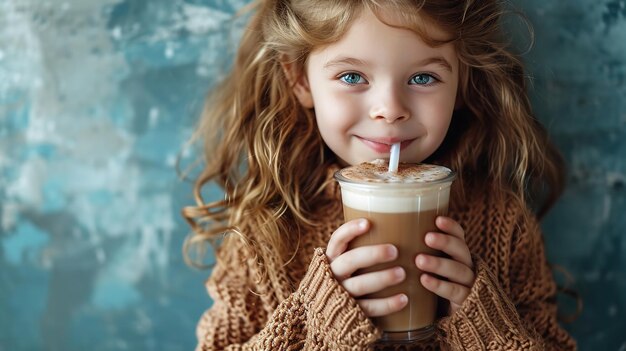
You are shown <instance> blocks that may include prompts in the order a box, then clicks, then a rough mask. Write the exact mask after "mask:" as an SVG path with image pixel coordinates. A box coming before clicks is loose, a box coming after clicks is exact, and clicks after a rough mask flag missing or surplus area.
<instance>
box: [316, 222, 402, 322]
mask: <svg viewBox="0 0 626 351" xmlns="http://www.w3.org/2000/svg"><path fill="white" fill-rule="evenodd" d="M368 230H369V221H368V220H367V219H364V218H363V219H355V220H351V221H348V222H346V223H344V224H343V225H342V226H340V227H339V228H337V230H336V231H335V232H334V233H333V234H332V236H331V237H330V240H329V242H328V247H327V248H326V256H327V257H328V260H329V262H330V269H331V270H332V272H333V274H334V275H335V278H336V279H337V281H338V282H339V283H340V284H341V286H343V287H344V289H346V291H348V293H349V294H350V295H351V296H352V297H354V298H355V299H356V301H357V303H358V304H359V306H361V308H362V309H363V311H364V312H365V314H366V315H367V316H368V317H379V316H384V315H388V314H390V313H393V312H397V311H399V310H401V309H402V308H403V307H404V306H405V305H406V304H407V301H408V298H407V296H406V295H404V294H397V295H394V296H391V297H387V298H382V299H359V297H361V296H363V295H367V294H371V293H375V292H378V291H380V290H382V289H384V288H386V287H389V286H392V285H396V284H398V283H400V282H402V281H403V280H404V278H405V275H406V273H405V272H404V269H402V268H401V267H392V268H389V269H385V270H382V271H377V272H370V273H364V274H358V275H354V273H355V272H356V271H357V270H359V269H363V268H367V267H371V266H373V265H376V264H380V263H384V262H389V261H393V260H394V259H396V257H398V249H397V248H396V247H395V246H393V245H390V244H383V245H369V246H362V247H357V248H354V249H352V250H347V249H348V244H349V243H350V241H352V240H353V239H354V238H356V237H357V236H359V235H362V234H364V233H367V231H368ZM346 250H347V251H346Z"/></svg>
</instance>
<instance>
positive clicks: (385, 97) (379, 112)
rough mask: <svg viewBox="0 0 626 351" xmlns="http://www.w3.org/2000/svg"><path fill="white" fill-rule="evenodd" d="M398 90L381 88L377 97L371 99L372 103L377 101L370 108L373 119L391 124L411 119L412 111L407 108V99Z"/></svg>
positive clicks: (386, 87)
mask: <svg viewBox="0 0 626 351" xmlns="http://www.w3.org/2000/svg"><path fill="white" fill-rule="evenodd" d="M398 90H399V89H398V88H393V87H390V86H388V85H387V86H385V87H381V88H380V89H379V91H377V92H376V94H375V96H372V97H371V98H372V100H371V101H375V103H374V104H373V105H372V107H371V108H370V118H371V119H374V120H377V119H378V120H384V121H385V122H387V123H390V124H391V123H394V122H396V121H404V120H407V119H409V118H411V111H410V109H409V108H408V107H407V97H405V96H403V94H402V92H401V91H398Z"/></svg>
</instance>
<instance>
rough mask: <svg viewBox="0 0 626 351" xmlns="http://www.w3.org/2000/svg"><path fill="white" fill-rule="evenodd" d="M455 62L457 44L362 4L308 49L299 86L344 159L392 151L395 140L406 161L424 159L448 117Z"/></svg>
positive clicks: (367, 157) (444, 129) (323, 133)
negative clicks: (332, 39)
mask: <svg viewBox="0 0 626 351" xmlns="http://www.w3.org/2000/svg"><path fill="white" fill-rule="evenodd" d="M429 31H431V32H430V34H431V35H434V36H435V37H444V36H445V34H444V33H443V31H442V30H440V29H438V28H436V27H434V26H432V27H430V28H429ZM458 66H459V64H458V59H457V56H456V52H455V49H454V45H453V44H445V45H443V46H440V47H436V48H433V47H430V46H428V45H427V44H426V43H425V42H424V41H423V40H422V39H421V38H420V37H419V36H418V35H417V34H415V33H414V32H412V31H410V30H408V29H401V28H393V27H390V26H388V25H386V24H384V23H382V22H381V21H380V20H378V18H377V17H376V16H375V15H374V14H373V13H371V12H370V11H368V10H364V11H363V14H362V15H361V16H360V18H358V19H356V20H355V22H354V23H353V24H352V25H351V27H350V28H349V30H348V31H347V33H346V34H345V35H344V37H343V38H342V39H341V40H340V41H338V42H336V43H334V44H331V45H328V46H325V47H322V48H319V49H317V50H314V51H313V52H312V53H311V54H310V56H309V58H308V61H307V67H306V76H305V77H304V78H302V79H301V80H300V82H298V84H297V85H298V86H297V87H296V89H295V92H296V95H297V96H298V98H299V100H300V102H301V103H302V104H303V105H304V106H305V107H308V108H311V107H312V108H314V110H315V116H316V119H317V124H318V127H319V130H320V133H321V136H322V138H323V139H324V142H325V143H326V144H327V145H328V147H329V148H330V149H331V150H332V151H333V152H334V153H335V155H337V157H338V158H339V160H340V161H341V162H342V163H343V164H344V165H345V164H349V165H354V164H358V163H361V162H364V161H369V160H372V159H376V158H387V157H389V151H390V147H391V144H393V143H396V142H401V143H402V144H401V150H402V151H401V153H400V160H401V161H402V162H421V161H423V160H424V159H426V158H427V157H428V156H430V155H431V154H432V153H433V152H434V151H435V150H436V149H437V148H438V147H439V146H440V144H441V142H442V141H443V139H444V137H445V135H446V132H447V130H448V127H449V125H450V120H451V117H452V112H453V110H454V105H455V99H456V95H457V87H458V80H459V78H458V76H459V73H458V71H459V67H458Z"/></svg>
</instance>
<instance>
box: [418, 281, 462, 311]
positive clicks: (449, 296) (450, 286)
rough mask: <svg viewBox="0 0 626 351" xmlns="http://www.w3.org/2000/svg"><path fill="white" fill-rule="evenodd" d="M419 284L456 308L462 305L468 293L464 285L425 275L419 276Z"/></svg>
mask: <svg viewBox="0 0 626 351" xmlns="http://www.w3.org/2000/svg"><path fill="white" fill-rule="evenodd" d="M420 282H421V283H422V285H423V286H424V288H426V289H427V290H430V291H432V292H433V293H435V294H437V295H438V296H441V297H443V298H444V299H446V300H449V301H450V303H451V304H455V305H457V306H460V305H462V304H463V302H464V301H465V299H466V298H467V297H468V296H469V293H470V289H469V288H468V287H466V286H464V285H461V284H457V283H453V282H448V281H445V280H441V279H437V278H435V277H433V276H432V275H430V274H426V273H424V274H422V275H421V276H420Z"/></svg>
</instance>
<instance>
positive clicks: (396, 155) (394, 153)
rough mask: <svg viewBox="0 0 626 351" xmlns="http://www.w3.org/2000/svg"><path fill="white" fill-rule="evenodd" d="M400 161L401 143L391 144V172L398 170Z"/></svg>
mask: <svg viewBox="0 0 626 351" xmlns="http://www.w3.org/2000/svg"><path fill="white" fill-rule="evenodd" d="M398 161H400V143H395V144H393V145H391V154H390V155H389V172H390V173H395V172H397V171H398Z"/></svg>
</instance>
